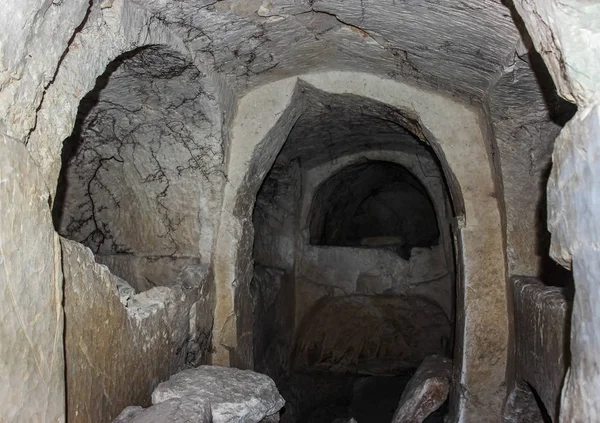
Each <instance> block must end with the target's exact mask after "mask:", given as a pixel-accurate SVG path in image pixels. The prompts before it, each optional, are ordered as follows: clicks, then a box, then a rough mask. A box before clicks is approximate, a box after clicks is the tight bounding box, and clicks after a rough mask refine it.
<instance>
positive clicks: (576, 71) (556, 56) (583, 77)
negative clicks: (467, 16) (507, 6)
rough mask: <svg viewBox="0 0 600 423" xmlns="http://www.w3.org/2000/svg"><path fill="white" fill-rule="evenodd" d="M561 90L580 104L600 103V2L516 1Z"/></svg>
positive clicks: (570, 0) (568, 0) (536, 45)
mask: <svg viewBox="0 0 600 423" xmlns="http://www.w3.org/2000/svg"><path fill="white" fill-rule="evenodd" d="M514 4H515V7H516V9H517V11H518V12H519V14H520V15H521V18H522V19H523V21H524V22H525V24H526V26H527V30H528V32H529V34H530V35H531V38H532V39H533V42H534V44H535V47H536V50H537V51H539V52H540V53H541V54H542V57H543V58H544V61H545V62H546V65H547V66H548V69H549V71H550V73H551V74H552V77H553V79H554V82H555V83H556V85H557V88H558V91H559V92H560V94H561V96H563V97H564V98H566V99H568V100H570V101H573V102H576V103H577V104H578V105H579V106H580V107H590V106H593V105H594V104H597V103H598V98H599V97H600V66H599V65H598V63H597V61H595V60H594V59H593V58H595V57H598V55H599V54H600V24H599V23H598V22H599V19H600V4H598V3H597V2H594V1H581V0H566V1H565V0H548V1H539V0H515V2H514Z"/></svg>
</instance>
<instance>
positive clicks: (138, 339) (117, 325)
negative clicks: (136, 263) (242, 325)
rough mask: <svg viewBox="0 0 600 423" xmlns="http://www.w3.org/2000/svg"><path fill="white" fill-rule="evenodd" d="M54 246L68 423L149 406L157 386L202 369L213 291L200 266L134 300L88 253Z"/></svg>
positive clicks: (65, 243)
mask: <svg viewBox="0 0 600 423" xmlns="http://www.w3.org/2000/svg"><path fill="white" fill-rule="evenodd" d="M61 242H62V248H63V268H64V275H65V302H64V304H65V315H66V325H65V348H66V352H67V354H66V379H67V404H68V406H67V410H68V419H69V421H71V422H105V421H111V420H112V419H114V418H115V417H116V416H117V415H118V414H119V413H120V412H121V411H122V410H123V408H125V407H126V406H128V405H142V406H148V405H150V395H151V394H152V391H153V390H154V388H155V387H156V385H158V383H159V382H162V381H164V380H166V379H168V377H169V376H171V375H172V374H174V373H176V372H178V371H180V370H182V369H184V368H185V367H186V366H187V365H192V366H195V365H198V364H204V363H206V361H207V358H208V352H209V348H210V332H211V330H212V320H213V319H212V313H213V309H214V290H213V288H212V286H213V285H212V279H211V278H210V275H209V274H208V271H207V268H206V267H205V266H188V267H186V268H185V269H183V270H182V272H181V273H180V275H179V276H178V278H177V281H176V282H175V283H174V285H173V286H171V287H158V288H153V289H151V290H149V291H146V292H143V293H141V294H135V293H133V292H132V291H131V288H129V289H128V286H127V284H126V282H124V281H122V280H119V278H117V277H116V276H114V275H112V274H111V273H110V271H109V270H108V269H107V268H106V267H105V266H102V265H99V264H97V263H95V261H94V256H93V255H92V252H91V251H90V250H89V249H87V248H86V247H84V246H82V245H81V244H79V243H76V242H74V241H69V240H66V239H64V238H63V239H62V241H61ZM117 286H119V288H117ZM99 321H101V322H102V323H101V324H98V322H99Z"/></svg>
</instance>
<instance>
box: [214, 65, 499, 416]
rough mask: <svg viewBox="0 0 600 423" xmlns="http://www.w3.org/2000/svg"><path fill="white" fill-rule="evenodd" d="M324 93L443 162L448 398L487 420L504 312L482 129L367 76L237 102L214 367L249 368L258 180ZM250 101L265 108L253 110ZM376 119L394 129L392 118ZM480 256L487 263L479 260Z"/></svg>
mask: <svg viewBox="0 0 600 423" xmlns="http://www.w3.org/2000/svg"><path fill="white" fill-rule="evenodd" d="M321 90H322V92H325V93H330V94H343V95H350V96H357V97H355V98H360V97H363V98H368V99H371V100H375V101H377V102H380V103H381V104H384V105H386V107H388V108H389V107H391V108H392V109H391V110H396V111H397V112H396V113H395V114H392V116H393V117H394V118H395V119H397V122H398V123H399V124H400V125H401V126H403V127H404V128H407V129H408V130H409V131H410V132H411V133H413V134H414V135H415V136H416V137H417V138H418V139H420V140H421V141H422V142H425V143H427V144H428V145H429V146H430V147H431V149H432V150H433V151H434V152H435V154H436V157H437V159H438V160H439V161H440V162H441V163H442V171H443V174H444V176H445V179H446V180H447V181H448V186H449V191H450V197H451V201H452V204H453V205H454V208H455V211H456V215H455V216H456V218H453V219H451V222H449V223H450V224H452V225H453V226H454V227H455V228H456V230H457V232H456V235H455V237H454V245H455V247H456V251H457V257H458V263H457V266H458V270H459V272H458V275H459V279H458V281H457V298H456V307H457V325H456V344H455V345H456V349H455V372H456V374H457V375H459V376H458V377H457V379H456V380H455V381H454V383H455V384H457V386H458V384H460V385H462V386H463V387H466V389H467V390H468V391H469V393H470V395H469V396H465V395H464V392H465V391H464V389H460V390H458V389H455V390H454V396H453V397H452V399H451V408H452V409H453V411H452V413H453V415H455V416H456V415H460V416H461V418H475V419H476V418H478V417H475V416H479V418H485V416H487V415H494V414H495V413H497V412H499V411H498V410H499V409H500V407H501V403H502V400H503V394H502V386H503V383H504V377H505V363H506V345H507V324H506V321H507V316H506V313H507V310H506V285H505V280H504V266H503V264H502V263H504V253H503V250H502V235H501V225H500V214H499V208H498V207H499V206H498V203H497V200H496V199H495V198H494V196H493V194H491V193H493V192H494V182H493V179H492V170H491V168H490V160H489V159H488V156H487V151H488V150H487V147H486V144H487V140H486V138H485V135H484V134H486V129H485V128H483V127H482V126H481V121H480V120H479V116H478V115H477V114H476V113H475V112H473V111H471V110H470V109H468V108H466V107H464V106H462V105H460V104H458V103H455V102H453V101H452V100H448V99H445V98H443V97H441V96H438V95H436V94H435V93H432V92H424V91H422V90H420V89H418V88H414V87H410V86H408V85H404V84H401V83H398V82H393V81H389V80H384V79H380V78H377V77H373V76H370V75H366V74H357V73H349V72H348V73H345V72H330V73H323V74H311V75H306V76H302V77H300V78H290V79H286V80H282V81H278V82H275V83H272V84H268V85H266V86H263V87H261V88H259V89H257V90H255V91H253V92H250V93H249V94H248V95H247V96H246V97H244V98H242V99H241V101H240V104H239V108H238V113H237V115H236V117H235V120H234V122H233V124H232V130H231V151H230V155H229V161H228V177H229V184H228V185H227V186H226V188H225V192H224V203H223V214H222V216H221V225H220V230H219V235H218V238H217V244H216V250H215V262H214V268H215V272H216V273H215V278H216V288H217V298H218V299H219V300H218V306H217V313H216V315H215V331H214V338H215V340H216V345H217V348H216V351H215V355H214V356H213V360H214V361H215V362H216V363H223V364H227V363H231V364H234V365H236V366H242V367H243V366H252V363H253V346H252V339H253V326H254V325H253V323H252V322H253V318H252V306H251V304H249V302H248V299H249V298H252V295H251V293H250V288H251V286H250V279H251V276H250V275H251V274H252V260H251V256H252V249H251V246H252V242H251V241H252V239H253V230H252V225H251V224H250V219H249V218H250V216H251V213H252V209H253V205H254V199H255V195H256V193H257V192H258V190H259V187H260V186H261V184H262V182H263V180H264V179H263V178H264V177H265V175H266V174H267V172H268V171H269V168H270V167H271V166H272V164H273V162H274V160H275V157H276V156H277V154H278V152H279V151H280V150H281V148H282V146H283V144H284V142H285V140H286V138H287V136H288V134H290V131H291V130H292V128H293V127H294V124H295V123H296V122H297V121H298V119H300V117H301V116H302V114H303V113H304V112H305V111H307V110H310V107H311V106H310V105H311V101H313V100H314V94H315V93H319V91H321ZM257 102H261V104H263V105H264V107H262V108H260V109H257V108H256V107H254V105H255V104H257ZM382 120H384V121H386V122H390V121H393V119H391V118H390V116H389V115H385V116H384V119H382ZM467 151H468V152H469V154H466V152H467ZM248 157H251V160H249V161H248V159H247V158H248ZM467 158H468V159H467ZM291 166H293V164H291ZM273 171H275V168H274V169H273ZM303 207H304V206H303ZM279 241H285V240H279ZM288 241H289V240H288ZM276 242H277V241H276ZM285 242H287V241H285ZM292 242H294V241H292ZM483 256H486V257H488V258H489V257H494V259H493V260H487V259H486V260H482V259H481V257H483ZM484 293H485V294H484ZM296 320H297V319H296ZM499 322H503V323H501V324H499ZM218 345H220V347H219V346H218ZM478 357H479V358H478ZM483 375H485V377H484V376H483ZM482 404H486V405H485V406H484V405H482ZM466 416H469V417H466Z"/></svg>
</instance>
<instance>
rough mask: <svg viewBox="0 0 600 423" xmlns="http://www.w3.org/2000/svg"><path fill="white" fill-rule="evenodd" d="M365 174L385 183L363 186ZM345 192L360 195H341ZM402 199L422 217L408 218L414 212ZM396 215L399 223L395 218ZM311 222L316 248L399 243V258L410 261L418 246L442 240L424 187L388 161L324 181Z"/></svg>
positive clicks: (364, 165)
mask: <svg viewBox="0 0 600 423" xmlns="http://www.w3.org/2000/svg"><path fill="white" fill-rule="evenodd" d="M364 175H370V176H371V178H369V179H371V180H372V179H373V178H374V177H378V178H379V181H381V182H378V183H377V185H373V184H372V183H369V182H367V183H362V182H363V180H364V178H360V177H359V176H364ZM348 184H349V185H348ZM396 187H402V188H403V189H400V190H398V189H396ZM340 189H342V190H350V192H352V190H354V189H356V191H355V192H354V193H353V195H343V196H342V195H341V193H340V195H337V191H338V190H340ZM392 193H394V194H395V195H392ZM342 197H343V198H342ZM342 199H344V201H343V202H342ZM402 200H407V201H410V202H411V204H413V205H414V206H415V207H418V209H419V210H420V213H416V214H414V213H413V214H409V213H408V212H409V211H410V208H409V207H405V206H404V205H403V204H402ZM359 213H360V215H361V217H359V216H358V214H359ZM394 215H395V216H398V217H399V218H400V219H391V218H390V217H391V216H394ZM367 221H368V222H371V223H370V224H366V222H367ZM307 223H308V228H309V242H310V244H311V245H336V246H368V245H373V246H375V245H382V246H383V245H396V246H398V247H399V248H398V249H397V250H398V251H397V252H398V254H400V255H401V256H402V257H405V258H407V257H410V254H411V249H412V248H413V247H415V246H419V247H426V246H432V245H434V244H437V241H438V238H439V230H438V226H439V222H438V220H437V216H436V213H435V208H434V205H433V201H432V199H431V197H430V195H429V193H428V191H427V189H426V188H425V186H423V184H422V183H421V182H420V181H419V180H418V179H417V178H416V177H414V176H413V175H412V173H411V172H409V171H408V170H407V169H406V168H404V167H403V166H400V165H397V164H395V163H393V162H388V161H383V160H382V161H379V160H376V161H375V160H365V161H363V162H359V163H355V164H352V165H348V166H346V167H344V168H342V169H339V170H338V171H337V172H336V173H333V174H332V175H330V176H329V177H328V178H327V179H326V180H324V181H322V182H321V183H320V184H319V186H318V187H317V189H316V191H315V194H314V196H313V199H312V205H311V207H310V213H309V217H308V222H307ZM365 237H368V238H365ZM375 238H377V239H375Z"/></svg>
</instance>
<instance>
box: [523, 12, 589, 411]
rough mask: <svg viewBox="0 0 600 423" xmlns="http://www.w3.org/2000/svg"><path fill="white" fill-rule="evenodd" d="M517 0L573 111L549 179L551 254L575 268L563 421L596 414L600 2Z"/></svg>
mask: <svg viewBox="0 0 600 423" xmlns="http://www.w3.org/2000/svg"><path fill="white" fill-rule="evenodd" d="M515 6H516V8H517V10H518V12H519V14H520V15H521V17H522V18H523V20H524V22H525V24H526V26H527V29H528V32H529V34H530V35H531V38H532V39H533V41H534V44H535V47H536V50H537V51H539V52H540V53H541V55H542V57H543V59H544V61H545V63H546V64H547V65H548V68H549V71H550V74H551V75H552V78H553V80H554V83H555V84H556V86H557V88H558V91H559V93H560V95H561V96H562V97H564V98H566V99H567V100H570V101H575V102H576V103H577V106H578V112H577V114H576V115H575V116H574V117H573V119H571V121H569V122H568V123H567V125H566V126H565V128H564V129H563V130H562V131H561V133H560V135H559V137H558V138H557V140H556V145H555V149H554V153H553V157H552V159H553V163H554V165H553V169H552V173H551V175H550V180H549V183H548V210H549V216H548V227H549V230H550V232H551V233H552V243H551V250H550V251H551V255H552V257H553V258H554V259H555V260H556V261H557V262H559V263H560V264H562V265H563V266H565V267H568V268H572V269H573V277H574V279H575V297H574V303H573V315H572V319H571V368H570V369H569V372H568V373H567V377H566V379H565V385H564V387H563V391H562V401H561V410H560V420H561V421H564V422H589V421H597V420H599V419H600V406H599V405H598V401H597V400H596V399H597V397H598V394H599V393H600V370H599V369H600V366H599V365H598V357H599V356H600V336H598V333H600V314H599V313H598V311H597V304H598V301H600V284H598V280H600V267H599V266H598V263H600V253H599V250H598V247H597V239H598V236H600V227H599V226H598V222H600V216H599V215H598V213H599V209H598V207H597V199H598V196H599V195H600V194H599V192H600V166H598V161H599V159H600V150H599V148H598V146H600V67H599V66H598V62H597V58H598V56H599V54H600V5H599V4H597V3H595V2H583V1H577V0H569V1H561V2H558V1H554V0H552V1H536V0H517V1H515Z"/></svg>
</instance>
